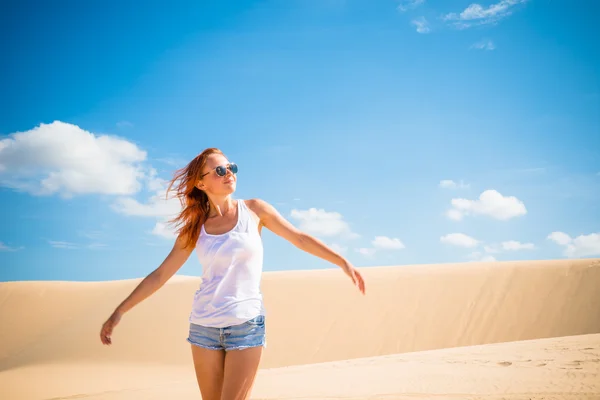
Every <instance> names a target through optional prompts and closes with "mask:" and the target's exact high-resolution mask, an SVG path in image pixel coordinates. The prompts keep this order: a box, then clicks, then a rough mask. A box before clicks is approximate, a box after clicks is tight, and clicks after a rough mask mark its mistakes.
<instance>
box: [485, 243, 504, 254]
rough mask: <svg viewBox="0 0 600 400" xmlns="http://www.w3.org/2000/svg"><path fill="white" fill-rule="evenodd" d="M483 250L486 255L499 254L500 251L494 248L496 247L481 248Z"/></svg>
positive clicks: (486, 246)
mask: <svg viewBox="0 0 600 400" xmlns="http://www.w3.org/2000/svg"><path fill="white" fill-rule="evenodd" d="M483 250H484V251H485V252H486V253H500V249H498V247H496V246H489V245H485V246H483Z"/></svg>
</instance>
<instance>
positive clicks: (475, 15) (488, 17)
mask: <svg viewBox="0 0 600 400" xmlns="http://www.w3.org/2000/svg"><path fill="white" fill-rule="evenodd" d="M525 2H527V0H501V1H499V2H498V3H496V4H492V5H490V6H489V7H487V8H486V7H483V6H481V5H480V4H477V3H473V4H470V5H469V6H468V7H467V8H465V9H464V10H463V11H462V12H461V13H449V14H446V15H444V16H443V17H442V19H443V20H444V21H449V22H450V23H452V24H453V25H454V26H455V27H456V28H459V29H466V28H470V27H472V26H477V25H488V24H495V23H497V22H498V21H500V20H501V19H503V18H505V17H507V16H509V15H511V14H512V13H513V8H514V7H515V6H516V5H518V4H521V3H525Z"/></svg>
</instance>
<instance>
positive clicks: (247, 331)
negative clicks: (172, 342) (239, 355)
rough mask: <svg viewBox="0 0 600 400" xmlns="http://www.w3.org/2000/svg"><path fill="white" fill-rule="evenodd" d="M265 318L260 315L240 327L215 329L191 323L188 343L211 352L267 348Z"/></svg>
mask: <svg viewBox="0 0 600 400" xmlns="http://www.w3.org/2000/svg"><path fill="white" fill-rule="evenodd" d="M265 331H266V330H265V317H264V315H259V316H257V317H254V318H252V319H251V320H249V321H246V322H244V323H242V324H239V325H233V326H228V327H225V328H213V327H207V326H202V325H196V324H193V323H190V331H189V336H188V338H187V341H188V342H189V343H191V344H193V345H196V346H200V347H204V348H206V349H210V350H225V351H229V350H241V349H247V348H249V347H257V346H263V347H267V341H266V334H265V333H266V332H265Z"/></svg>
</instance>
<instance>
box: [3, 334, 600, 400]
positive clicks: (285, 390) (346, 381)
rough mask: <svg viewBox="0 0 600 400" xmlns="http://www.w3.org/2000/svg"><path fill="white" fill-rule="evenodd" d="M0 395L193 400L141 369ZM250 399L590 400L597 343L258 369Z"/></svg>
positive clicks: (176, 383)
mask: <svg viewBox="0 0 600 400" xmlns="http://www.w3.org/2000/svg"><path fill="white" fill-rule="evenodd" d="M32 382H36V384H34V385H32V384H31V383H32ZM0 387H1V388H2V392H3V393H4V394H5V395H6V397H5V398H9V399H15V400H18V399H46V400H50V399H52V400H58V399H86V400H87V399H89V400H92V399H93V400H130V399H146V400H159V399H180V400H192V399H199V398H200V396H199V394H198V388H197V386H196V381H195V378H194V376H193V374H192V372H191V371H190V370H189V369H187V368H185V367H182V366H175V365H150V364H148V363H139V364H133V365H123V364H118V365H111V364H104V365H102V364H95V365H89V364H74V363H73V364H66V365H57V364H50V365H41V366H31V367H24V368H23V369H15V370H10V371H6V372H4V373H0ZM252 398H254V399H287V400H291V399H297V400H300V399H302V400H308V399H373V400H377V399H381V400H389V399H407V400H408V399H438V400H467V399H490V400H500V399H512V400H517V399H518V400H534V399H535V400H542V399H546V400H547V399H563V400H585V399H599V398H600V334H594V335H580V336H570V337H562V338H550V339H537V340H531V341H521V342H513V343H499V344H487V345H479V346H470V347H459V348H451V349H441V350H430V351H424V352H416V353H405V354H398V355H389V356H379V357H370V358H362V359H353V360H346V361H334V362H328V363H321V364H313V365H302V366H291V367H282V368H274V369H263V370H261V371H260V372H259V375H258V378H257V382H256V386H255V388H254V391H253V397H252Z"/></svg>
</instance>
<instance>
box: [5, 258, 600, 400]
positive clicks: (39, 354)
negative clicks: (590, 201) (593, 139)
mask: <svg viewBox="0 0 600 400" xmlns="http://www.w3.org/2000/svg"><path fill="white" fill-rule="evenodd" d="M363 273H364V275H365V278H366V280H367V296H365V297H363V296H361V295H360V294H359V293H358V291H356V290H355V288H354V287H353V286H352V285H351V284H350V282H349V280H348V279H347V278H346V276H344V275H343V274H342V273H341V272H340V271H339V270H335V269H334V270H325V271H323V270H320V271H293V272H277V273H266V274H265V277H264V281H263V291H264V293H265V301H266V306H267V309H268V317H267V324H268V348H267V349H266V351H265V356H264V359H263V363H262V368H263V371H261V374H262V373H264V374H266V375H264V376H265V377H268V376H271V375H273V374H274V375H273V376H278V378H277V379H275V380H273V382H275V381H279V379H281V376H287V375H285V372H282V371H285V370H279V372H278V371H276V370H269V371H266V370H264V369H266V368H276V367H286V366H293V365H300V364H313V363H321V362H327V361H336V360H347V359H356V358H360V357H374V356H382V355H391V354H395V353H405V352H415V351H420V350H431V349H441V348H448V347H456V346H470V345H477V344H484V343H498V342H508V341H520V340H527V339H538V338H549V337H561V336H570V335H585V334H591V333H600V290H599V287H600V260H598V259H585V260H555V261H536V262H531V261H527V262H503V263H465V264H444V265H416V266H401V267H379V268H375V267H372V268H364V269H363ZM137 283H138V280H130V281H118V282H90V283H83V282H8V283H2V284H0V388H2V389H0V390H5V389H4V388H5V387H7V386H5V385H7V384H10V386H11V387H13V388H14V385H15V382H23V385H25V382H31V381H32V379H34V380H33V382H38V383H39V385H38V384H36V385H35V386H34V387H32V386H31V385H29V387H27V390H33V391H35V392H36V393H38V395H36V396H34V397H17V398H39V399H42V398H51V397H52V396H54V397H58V396H66V395H74V394H77V393H97V392H98V391H104V390H113V389H110V388H111V387H114V388H117V389H118V388H119V387H127V388H129V389H130V390H138V389H139V390H142V389H141V388H143V387H147V386H145V385H156V382H162V383H161V384H164V385H166V386H165V388H168V390H171V389H173V388H177V389H174V390H183V392H181V393H182V395H183V394H184V392H185V391H186V390H191V389H189V388H188V389H185V388H186V387H187V386H186V385H187V384H189V379H192V382H193V375H190V373H192V371H191V370H190V368H191V364H190V352H189V345H188V343H187V342H186V341H185V338H186V329H187V316H188V313H189V309H190V305H191V300H192V297H193V294H194V291H195V290H196V289H197V287H198V285H199V284H200V280H199V279H198V278H193V277H174V278H173V279H172V280H171V281H170V282H168V283H167V284H166V285H165V287H163V288H162V289H161V290H160V291H159V292H157V293H156V294H155V295H154V296H152V297H151V298H150V299H148V300H146V301H145V302H143V303H142V304H140V305H139V306H138V307H137V308H136V309H134V310H133V311H131V312H130V313H129V314H127V315H126V316H125V318H124V319H123V321H122V322H121V324H120V325H119V326H118V327H117V330H116V331H115V333H114V336H113V341H114V344H113V346H111V347H110V348H108V347H104V346H102V345H101V343H100V341H99V338H98V331H99V328H100V326H101V324H102V322H103V321H104V319H105V318H106V317H107V316H108V315H109V313H110V312H111V311H112V309H113V308H114V306H115V305H116V304H118V302H120V301H121V299H122V298H123V297H124V296H126V295H127V294H128V293H129V292H130V291H131V290H132V289H133V287H134V286H135V285H136V284H137ZM565 340H566V339H565ZM573 340H575V343H579V341H583V340H592V341H593V340H595V341H596V343H597V342H598V337H593V336H589V337H588V336H580V337H577V338H574V339H573ZM569 343H571V342H569ZM582 343H583V342H582ZM528 346H532V345H531V344H529V345H528ZM578 346H579V345H578V344H569V345H568V346H567V347H565V350H564V351H565V352H566V353H565V354H567V353H568V354H571V353H573V357H575V354H578V353H576V351H578V350H576V349H577V348H579V347H578ZM585 346H587V347H591V348H595V349H596V352H597V346H594V345H589V343H588V344H586V345H585ZM490 349H491V348H490ZM532 349H533V347H532ZM444 351H447V350H444ZM490 351H502V350H490ZM506 351H508V352H512V351H513V350H510V349H509V350H506ZM532 351H533V352H534V353H535V354H533V355H532V357H531V358H532V359H538V358H544V357H550V356H549V355H548V356H546V355H544V354H545V353H546V352H548V351H550V350H539V349H538V350H532ZM444 354H446V353H444ZM461 354H462V353H461ZM469 354H470V353H465V354H464V355H463V356H460V357H463V360H464V364H465V366H463V367H461V368H462V370H464V371H465V372H464V374H466V375H472V374H473V373H477V374H479V373H484V372H485V371H487V369H483V368H482V367H481V366H480V367H477V360H476V359H474V358H473V359H472V358H470V357H471V356H470V355H469ZM513 356H516V354H513ZM394 357H395V356H394ZM440 357H442V356H440ZM443 357H445V356H443ZM489 357H492V356H489ZM552 357H554V358H555V359H556V358H560V357H557V356H556V355H552ZM569 357H571V356H569ZM435 358H436V356H434V357H433V359H435ZM492 358H493V357H492ZM383 360H385V359H378V360H376V361H375V364H376V365H381V366H382V367H381V369H380V370H378V371H377V372H374V371H373V370H369V369H365V368H366V367H365V366H364V365H362V364H360V363H359V362H358V361H356V362H357V363H358V364H356V365H354V364H352V363H350V364H340V365H341V366H343V368H342V367H340V368H336V369H335V370H336V371H338V370H339V371H342V370H344V371H345V370H347V371H354V372H344V373H347V374H350V375H348V376H351V375H352V374H354V373H359V374H360V373H361V372H357V371H359V370H364V371H371V372H368V375H372V376H375V375H377V376H379V375H382V376H383V375H385V374H383V372H382V371H383V370H384V369H385V368H384V367H383V365H387V364H385V362H384V361H383ZM388 362H391V361H389V360H388ZM490 362H491V361H490ZM429 364H431V362H429ZM403 365H404V364H402V363H396V364H394V365H393V366H392V365H391V364H389V365H388V366H389V368H391V370H390V371H391V372H389V374H392V375H393V374H397V375H398V376H405V375H406V374H409V373H410V370H412V369H411V368H409V369H408V370H405V369H403V368H405V367H404V366H403ZM435 365H437V366H433V364H432V366H430V367H427V368H428V369H427V370H426V371H429V370H431V371H435V370H436V368H437V369H439V371H442V370H444V368H445V369H446V370H448V371H449V372H452V371H454V369H455V368H457V365H452V364H448V365H446V364H441V365H438V364H435ZM523 365H524V366H523V368H520V369H519V370H521V373H526V374H530V376H531V377H532V378H531V379H538V378H536V377H537V376H538V375H536V374H541V373H543V372H542V371H544V369H541V370H540V369H535V368H530V367H528V366H527V365H526V364H523ZM589 365H590V366H589V367H586V368H587V369H584V370H573V371H570V370H561V369H560V368H559V367H556V368H551V367H548V368H546V370H552V371H554V372H553V373H555V375H553V378H552V379H554V381H556V382H559V383H558V384H557V385H558V386H561V385H563V383H564V385H567V386H569V387H570V388H571V387H573V388H574V387H576V386H577V385H579V384H580V383H581V385H585V384H584V383H582V382H584V381H585V380H586V379H588V378H589V376H595V377H597V375H598V374H597V369H596V370H594V368H593V365H595V364H593V363H591V364H589ZM294 368H300V367H294ZM302 368H304V367H302ZM319 368H321V366H311V367H310V371H312V372H310V371H309V370H308V369H307V370H303V369H298V370H297V372H294V373H296V374H300V375H296V376H297V378H290V379H292V380H294V379H300V380H299V381H298V382H304V384H303V385H304V387H305V388H306V390H312V389H315V390H317V388H318V385H317V383H315V382H314V379H313V378H311V377H313V376H314V377H318V376H319V374H320V373H321V372H320V371H321V370H320V369H319ZM470 368H471V369H473V370H472V371H471V370H469V369H470ZM596 368H597V367H596ZM516 369H517V368H516V367H515V368H512V369H508V368H506V369H502V368H500V369H497V370H498V371H504V372H497V373H499V374H505V373H508V372H507V371H511V370H516ZM300 371H304V372H300ZM415 371H416V372H415V373H418V368H416V369H415ZM467 371H469V372H467ZM490 371H491V370H490ZM577 371H579V372H577ZM582 371H583V372H582ZM344 373H342V372H340V374H342V375H336V376H337V377H338V378H336V377H332V378H331V379H342V380H343V379H346V378H344V376H345V375H343V374H344ZM490 373H491V374H492V375H490V378H489V379H490V382H494V381H497V379H496V378H494V376H495V375H493V374H495V373H494V372H490ZM573 373H575V375H573V376H575V378H573V379H568V376H567V375H569V374H573ZM159 374H162V375H164V376H162V377H161V378H157V376H158V375H159ZM270 374H271V375H270ZM277 374H284V375H281V376H279V375H277ZM303 374H306V378H301V377H303V376H304V375H303ZM311 374H314V375H311ZM581 374H584V375H585V376H582V375H581ZM589 374H592V375H589ZM594 374H595V375H594ZM409 375H410V374H409ZM69 376H75V377H77V379H76V380H75V381H67V378H68V377H69ZM388 376H390V375H388ZM503 376H504V375H503ZM507 376H508V375H507ZM569 376H570V375H569ZM109 377H110V378H111V379H112V377H115V379H116V381H114V382H111V383H110V384H108V381H107V379H108V378H109ZM190 377H191V378H190ZM306 379H308V382H311V383H310V384H308V385H307V384H306V382H307V380H306ZM365 379H370V378H369V376H367V377H366V378H365ZM415 379H416V378H415ZM431 379H433V383H435V382H439V383H440V385H442V386H443V384H442V383H443V382H445V379H447V378H444V377H442V376H441V373H440V374H438V375H434V376H429V380H430V381H431ZM182 380H183V381H182ZM351 381H352V383H355V379H351ZM417 381H418V380H415V381H414V382H417ZM115 382H116V383H115ZM119 382H122V383H119ZM178 382H179V383H178ZM186 382H187V383H186ZM268 382H270V380H264V379H263V380H261V383H260V384H259V386H257V395H258V394H259V393H262V394H260V396H263V397H269V396H271V395H272V394H273V393H276V392H275V386H273V387H272V388H273V392H269V390H270V389H269V386H268V385H269V383H268ZM482 382H483V381H482ZM532 382H533V381H532ZM560 382H563V383H560ZM568 382H575V384H574V386H573V385H572V384H571V383H568ZM578 382H580V383H578ZM482 384H483V383H482ZM44 385H47V387H46V386H44ZM107 385H108V386H107ZM132 385H133V386H132ZM265 385H266V386H265ZM290 385H291V384H289V385H288V386H287V387H293V385H291V386H290ZM490 385H492V386H493V383H490ZM192 386H193V385H192ZM436 386H437V385H436ZM24 387H25V386H23V388H24ZM415 387H416V386H415ZM51 388H54V389H56V390H54V391H53V390H51ZM136 388H137V389H136ZM311 388H312V389H311ZM413 388H414V387H413ZM482 388H483V386H482ZM501 388H502V386H501V385H500V386H498V387H496V389H495V390H496V392H498V390H501ZM117 389H114V390H117ZM345 389H346V388H344V390H345ZM563 389H564V391H565V392H569V391H570V390H571V389H569V390H567V389H565V388H563ZM592 389H593V390H596V391H597V387H593V388H592ZM45 390H46V391H45ZM165 390H167V389H165ZM319 390H320V389H319ZM365 390H367V392H368V391H369V390H370V389H369V386H366V389H365ZM390 390H392V389H390ZM393 390H396V389H393ZM398 390H401V391H402V388H398ZM411 390H412V389H411ZM482 390H483V389H482ZM523 390H525V389H523ZM577 390H579V389H577ZM261 391H262V392H261ZM155 392H156V391H155ZM158 392H160V391H158ZM158 392H156V393H158ZM52 393H56V395H52ZM185 393H187V392H185ZM194 393H195V392H194ZM269 393H271V394H269ZM290 393H291V394H293V395H296V394H295V393H294V392H290ZM314 393H318V392H316V391H314ZM357 393H358V392H357ZM369 393H371V394H376V393H380V392H376V391H375V389H373V391H372V392H369ZM381 393H383V392H381ZM392 393H395V392H392ZM398 393H400V392H398ZM415 393H416V392H415ZM1 394H2V393H1V392H0V398H1V397H2V396H1ZM324 395H325V394H324ZM326 395H327V396H329V394H326ZM105 396H109V397H97V398H126V397H110V396H118V394H109V393H106V394H105ZM189 396H193V395H192V394H191V392H190V394H189ZM273 396H275V395H273ZM310 396H312V395H310ZM332 396H333V395H332ZM129 398H131V397H129ZM135 398H154V397H147V396H145V395H144V396H141V397H137V396H136V397H135ZM156 398H159V397H156ZM182 398H185V397H182ZM189 398H194V397H189ZM271 398H274V397H271ZM391 398H394V397H391ZM558 398H560V397H558ZM564 398H566V397H564Z"/></svg>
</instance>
